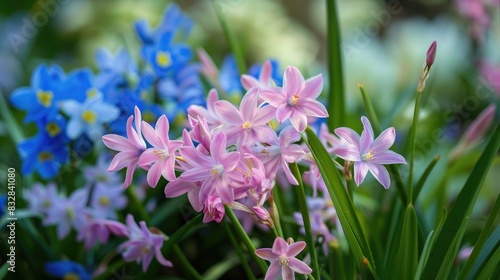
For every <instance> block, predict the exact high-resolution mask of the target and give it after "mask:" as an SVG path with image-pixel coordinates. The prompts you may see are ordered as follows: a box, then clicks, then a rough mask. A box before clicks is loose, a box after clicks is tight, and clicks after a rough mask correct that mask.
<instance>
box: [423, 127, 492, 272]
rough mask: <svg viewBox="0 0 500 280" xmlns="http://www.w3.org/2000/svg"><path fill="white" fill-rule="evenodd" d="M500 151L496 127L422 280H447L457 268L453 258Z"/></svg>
mask: <svg viewBox="0 0 500 280" xmlns="http://www.w3.org/2000/svg"><path fill="white" fill-rule="evenodd" d="M499 148H500V125H498V126H497V127H496V129H495V132H494V133H493V136H492V137H491V139H490V140H489V142H488V145H487V146H486V148H485V150H484V151H483V153H482V155H481V157H480V158H479V160H478V162H477V164H476V165H475V166H474V169H473V170H472V173H471V174H470V176H469V178H468V179H467V181H466V182H465V185H464V187H463V188H462V190H461V191H460V193H459V195H458V197H457V199H456V201H455V203H454V205H453V207H452V208H451V210H450V213H449V215H448V216H447V217H446V220H445V222H444V225H443V227H442V229H441V230H440V232H439V233H438V236H437V238H436V242H435V243H434V245H433V246H432V248H431V253H430V255H429V259H428V260H427V263H426V264H425V267H424V271H423V273H422V279H432V278H435V277H436V274H437V275H441V276H443V277H444V279H446V278H447V276H448V274H449V271H450V269H451V266H452V265H453V259H452V258H451V256H456V254H457V252H458V246H457V244H458V245H459V244H460V242H461V240H462V237H463V234H464V232H465V228H466V226H467V222H468V217H469V216H470V213H471V211H472V208H473V206H474V204H475V202H476V200H477V196H478V194H479V191H480V189H481V186H482V185H483V182H484V179H485V177H486V174H487V173H488V170H489V168H490V166H491V163H492V162H493V159H494V158H495V156H496V154H497V152H498V149H499Z"/></svg>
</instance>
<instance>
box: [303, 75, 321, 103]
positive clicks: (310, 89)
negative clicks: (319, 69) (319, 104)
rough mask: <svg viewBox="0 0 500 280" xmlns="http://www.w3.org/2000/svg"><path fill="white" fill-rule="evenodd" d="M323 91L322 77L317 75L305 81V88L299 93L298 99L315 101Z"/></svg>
mask: <svg viewBox="0 0 500 280" xmlns="http://www.w3.org/2000/svg"><path fill="white" fill-rule="evenodd" d="M321 91H323V75H322V74H318V75H316V76H314V77H311V78H309V79H307V80H306V81H305V86H304V89H303V90H302V92H301V93H300V98H311V99H316V98H318V96H319V95H320V94H321Z"/></svg>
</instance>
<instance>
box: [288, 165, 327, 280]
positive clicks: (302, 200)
mask: <svg viewBox="0 0 500 280" xmlns="http://www.w3.org/2000/svg"><path fill="white" fill-rule="evenodd" d="M290 170H291V171H292V174H293V176H295V178H296V179H297V181H298V182H299V185H298V186H296V188H295V189H296V190H297V198H298V200H299V207H300V212H301V213H302V220H303V221H304V229H305V231H306V241H307V247H308V249H309V254H310V255H311V263H312V265H313V274H314V276H315V278H317V279H321V276H320V271H319V265H318V255H317V252H316V247H315V246H314V244H315V242H314V238H313V235H312V229H311V220H310V219H309V211H308V209H307V201H306V192H305V190H304V184H303V183H302V177H301V176H300V171H299V167H298V166H297V163H295V162H294V163H290Z"/></svg>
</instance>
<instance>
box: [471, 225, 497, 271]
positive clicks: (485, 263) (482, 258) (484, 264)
mask: <svg viewBox="0 0 500 280" xmlns="http://www.w3.org/2000/svg"><path fill="white" fill-rule="evenodd" d="M499 251H500V227H497V228H496V229H495V231H494V232H493V233H492V234H491V236H490V237H489V238H488V240H486V243H485V244H484V247H483V250H481V253H480V254H479V257H478V259H477V262H476V263H475V264H474V267H473V269H472V273H471V274H470V275H469V277H468V278H467V279H480V277H482V279H488V276H489V275H491V274H493V273H496V271H495V269H494V268H495V267H497V266H498V264H499V263H500V255H499ZM492 265H493V266H494V267H493V268H492Z"/></svg>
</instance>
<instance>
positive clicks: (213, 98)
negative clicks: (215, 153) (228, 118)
mask: <svg viewBox="0 0 500 280" xmlns="http://www.w3.org/2000/svg"><path fill="white" fill-rule="evenodd" d="M218 100H219V94H218V93H217V91H216V90H215V89H211V90H210V91H209V92H208V97H207V107H206V108H205V107H203V106H200V105H191V106H189V108H188V114H189V116H191V117H192V118H194V119H198V116H200V117H201V118H202V119H203V118H205V119H206V120H207V123H208V125H209V126H210V127H211V128H215V127H217V126H219V125H221V124H222V121H221V119H220V117H219V116H218V115H217V112H216V111H215V102H217V101H218Z"/></svg>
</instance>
